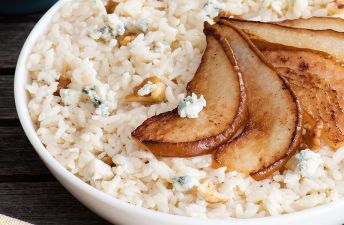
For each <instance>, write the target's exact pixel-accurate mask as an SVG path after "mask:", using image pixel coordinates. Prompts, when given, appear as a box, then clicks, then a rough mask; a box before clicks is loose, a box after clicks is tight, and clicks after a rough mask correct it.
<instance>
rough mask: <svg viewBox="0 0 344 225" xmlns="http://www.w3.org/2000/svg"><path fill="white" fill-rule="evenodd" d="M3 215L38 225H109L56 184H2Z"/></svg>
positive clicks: (0, 198) (0, 187)
mask: <svg viewBox="0 0 344 225" xmlns="http://www.w3.org/2000/svg"><path fill="white" fill-rule="evenodd" d="M0 213H2V214H5V215H8V216H12V217H16V218H18V219H21V220H24V221H27V222H31V223H33V224H36V225H76V224H80V225H81V224H82V225H109V223H108V222H106V221H104V220H103V219H101V218H100V217H98V216H97V215H95V214H93V213H92V212H91V211H90V210H88V209H87V208H86V207H85V206H83V205H82V204H81V203H79V202H78V201H77V200H76V199H75V198H74V197H73V196H71V195H70V194H69V193H68V192H67V191H66V190H65V189H64V188H63V187H62V186H61V185H60V184H59V183H57V182H38V183H26V182H23V183H22V182H18V183H0Z"/></svg>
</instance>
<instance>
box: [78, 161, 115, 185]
mask: <svg viewBox="0 0 344 225" xmlns="http://www.w3.org/2000/svg"><path fill="white" fill-rule="evenodd" d="M80 175H81V176H83V177H84V178H85V179H86V180H87V181H96V180H100V179H103V180H109V179H111V178H112V177H113V176H114V175H113V172H112V170H111V166H109V165H107V164H106V163H104V162H103V161H101V160H99V159H97V158H95V159H93V160H92V161H90V162H89V163H88V164H87V165H86V166H85V167H84V168H83V169H82V170H81V171H80Z"/></svg>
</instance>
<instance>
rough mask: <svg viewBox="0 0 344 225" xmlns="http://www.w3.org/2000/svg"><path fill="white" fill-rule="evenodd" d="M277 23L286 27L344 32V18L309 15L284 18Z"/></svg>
mask: <svg viewBox="0 0 344 225" xmlns="http://www.w3.org/2000/svg"><path fill="white" fill-rule="evenodd" d="M277 24H279V25H282V26H286V27H295V28H304V29H311V30H334V31H337V32H344V20H343V19H341V18H337V17H311V18H308V19H295V20H284V21H281V22H278V23H277Z"/></svg>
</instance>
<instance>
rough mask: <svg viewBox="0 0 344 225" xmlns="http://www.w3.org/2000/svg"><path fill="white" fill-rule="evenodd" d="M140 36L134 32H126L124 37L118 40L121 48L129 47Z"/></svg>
mask: <svg viewBox="0 0 344 225" xmlns="http://www.w3.org/2000/svg"><path fill="white" fill-rule="evenodd" d="M137 35H138V34H136V33H132V32H125V33H124V34H123V35H121V36H119V37H118V38H117V41H118V43H119V44H120V46H127V45H128V44H129V43H130V42H132V41H133V40H134V39H135V38H136V37H137Z"/></svg>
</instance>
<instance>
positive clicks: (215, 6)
mask: <svg viewBox="0 0 344 225" xmlns="http://www.w3.org/2000/svg"><path fill="white" fill-rule="evenodd" d="M224 8H225V4H224V3H223V1H222V0H208V1H207V2H206V3H205V4H204V5H203V10H204V11H205V13H206V15H207V17H209V18H210V19H212V18H214V17H215V16H217V15H218V14H219V12H220V11H221V10H222V9H224Z"/></svg>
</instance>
